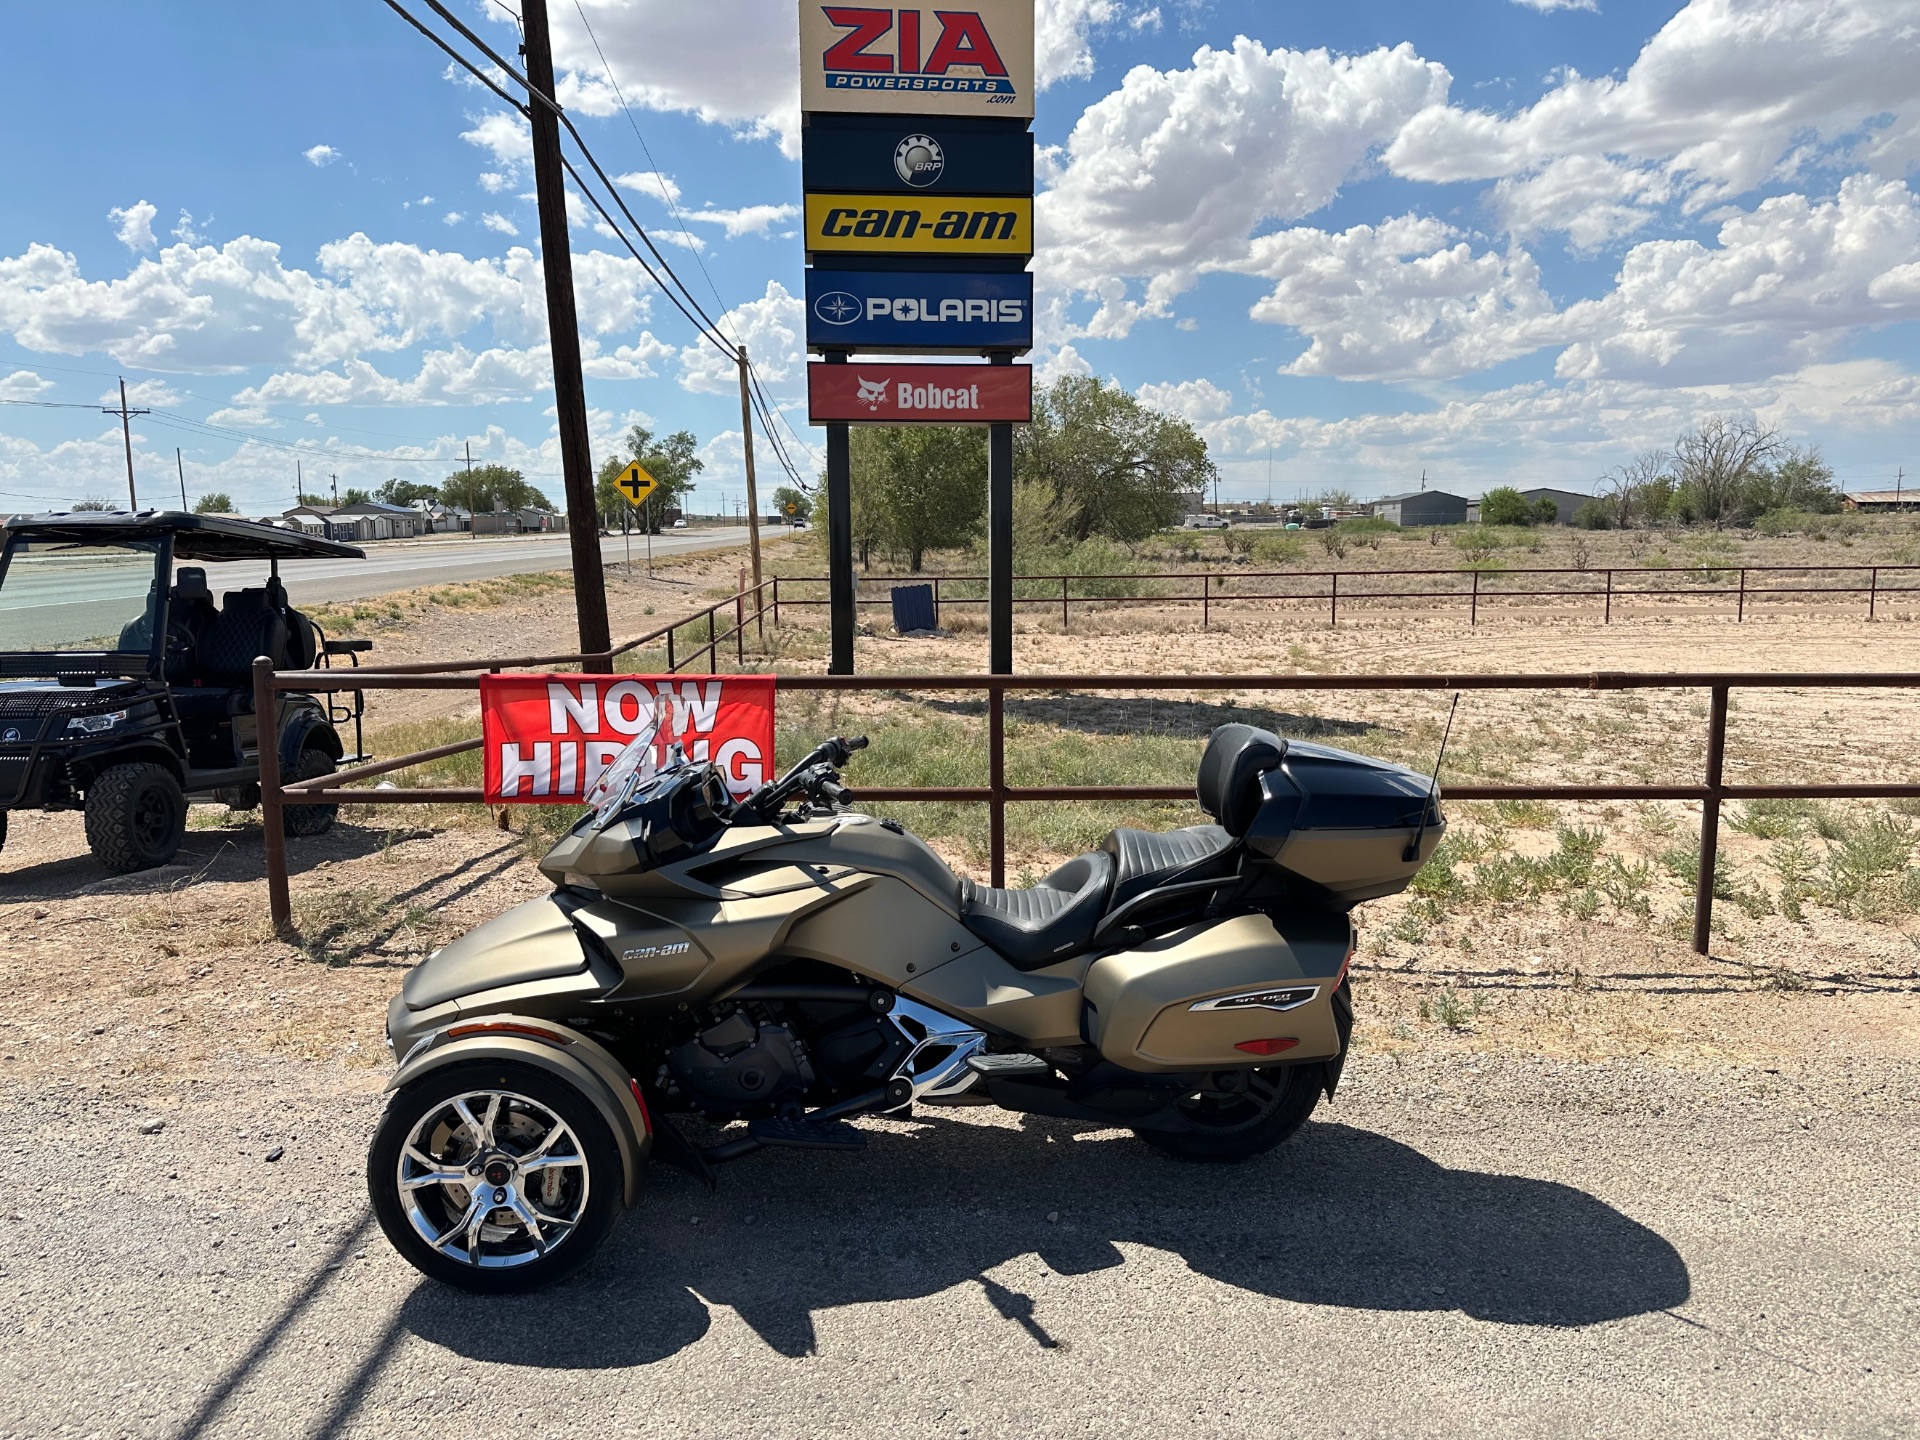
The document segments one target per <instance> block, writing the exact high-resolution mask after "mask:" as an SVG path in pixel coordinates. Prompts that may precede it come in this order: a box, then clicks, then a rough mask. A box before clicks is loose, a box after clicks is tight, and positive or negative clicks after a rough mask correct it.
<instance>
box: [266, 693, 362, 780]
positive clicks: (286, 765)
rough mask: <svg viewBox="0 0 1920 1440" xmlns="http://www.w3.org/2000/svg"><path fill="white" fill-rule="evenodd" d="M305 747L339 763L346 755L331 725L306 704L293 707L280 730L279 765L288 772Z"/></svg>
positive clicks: (297, 760)
mask: <svg viewBox="0 0 1920 1440" xmlns="http://www.w3.org/2000/svg"><path fill="white" fill-rule="evenodd" d="M308 746H312V747H313V748H314V749H316V750H319V751H322V752H323V753H325V754H327V755H329V756H331V757H332V758H333V759H335V760H338V759H339V758H340V757H341V756H342V755H343V754H345V753H346V751H345V748H344V747H343V746H342V745H341V744H340V737H339V736H338V735H336V734H334V731H333V726H331V725H329V724H328V723H327V721H326V717H325V716H323V715H322V714H321V713H320V712H319V711H318V710H317V709H309V708H308V707H307V706H305V705H300V706H297V707H294V708H293V709H292V710H291V711H290V713H289V714H288V715H287V717H286V724H285V726H284V728H282V730H281V731H280V766H281V769H282V770H283V771H284V770H290V769H291V768H292V767H293V766H294V765H295V764H297V763H298V762H299V759H300V752H301V751H302V750H305V749H306V748H307V747H308Z"/></svg>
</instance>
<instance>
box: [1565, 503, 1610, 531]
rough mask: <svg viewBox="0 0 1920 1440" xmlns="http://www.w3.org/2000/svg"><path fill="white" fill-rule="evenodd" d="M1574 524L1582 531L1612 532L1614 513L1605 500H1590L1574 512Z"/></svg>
mask: <svg viewBox="0 0 1920 1440" xmlns="http://www.w3.org/2000/svg"><path fill="white" fill-rule="evenodd" d="M1573 523H1574V524H1576V525H1578V526H1579V527H1580V528H1581V529H1582V530H1611V529H1612V528H1613V511H1612V510H1611V509H1610V508H1609V507H1608V505H1607V503H1606V502H1605V501H1603V500H1589V501H1587V503H1586V504H1584V505H1582V506H1581V507H1580V508H1579V509H1578V510H1576V511H1574V512H1573Z"/></svg>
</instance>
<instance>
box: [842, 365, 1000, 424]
mask: <svg viewBox="0 0 1920 1440" xmlns="http://www.w3.org/2000/svg"><path fill="white" fill-rule="evenodd" d="M807 413H808V418H810V419H811V420H812V421H813V423H814V424H815V425H825V424H828V423H829V422H832V421H849V422H851V423H853V424H856V425H911V424H921V425H984V424H986V423H987V422H988V421H994V420H1010V421H1012V422H1013V423H1015V424H1016V425H1025V424H1026V423H1028V422H1029V421H1030V420H1032V419H1033V367H1032V366H1030V365H927V364H905V363H899V362H895V363H892V364H889V363H888V362H886V361H883V360H862V361H857V362H853V361H850V362H848V363H847V364H845V365H809V366H808V367H807Z"/></svg>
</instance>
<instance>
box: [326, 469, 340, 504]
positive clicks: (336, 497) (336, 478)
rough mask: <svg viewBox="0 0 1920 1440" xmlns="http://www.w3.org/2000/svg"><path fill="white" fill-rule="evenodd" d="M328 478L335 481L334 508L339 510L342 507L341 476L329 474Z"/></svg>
mask: <svg viewBox="0 0 1920 1440" xmlns="http://www.w3.org/2000/svg"><path fill="white" fill-rule="evenodd" d="M327 478H328V479H329V480H331V481H333V508H334V509H336V510H338V509H339V508H340V477H339V476H338V475H329V476H328V477H327Z"/></svg>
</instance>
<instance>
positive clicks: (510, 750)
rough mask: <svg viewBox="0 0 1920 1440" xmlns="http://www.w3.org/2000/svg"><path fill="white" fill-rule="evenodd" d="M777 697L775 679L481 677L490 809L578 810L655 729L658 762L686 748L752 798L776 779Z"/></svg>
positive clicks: (484, 767)
mask: <svg viewBox="0 0 1920 1440" xmlns="http://www.w3.org/2000/svg"><path fill="white" fill-rule="evenodd" d="M773 694H774V681H773V677H772V676H770V675H718V676H702V677H700V678H698V679H685V678H682V677H680V676H675V675H620V676H613V675H592V676H588V675H482V676H481V677H480V731H481V737H482V740H481V743H482V747H483V764H482V770H483V772H484V777H485V778H484V781H483V784H484V786H485V794H486V800H487V803H488V804H489V805H514V804H519V805H566V804H575V805H577V804H579V803H581V801H582V800H583V799H584V798H585V796H586V792H587V790H588V789H589V788H590V787H591V786H592V784H593V782H594V781H595V780H597V779H599V778H600V774H601V772H602V771H604V770H605V769H606V768H607V766H609V765H611V764H612V763H613V760H614V757H615V756H617V755H618V754H619V753H620V752H621V751H622V750H623V749H625V748H626V747H627V745H628V744H629V743H631V742H632V740H633V738H634V737H635V736H636V735H640V734H644V733H645V732H646V731H647V730H648V729H649V728H652V727H655V726H656V722H657V729H656V730H655V736H654V741H653V743H654V746H655V750H656V759H658V758H663V757H664V754H665V748H666V746H667V745H669V744H678V745H681V746H683V747H684V748H685V750H686V753H687V758H688V759H690V760H694V761H704V760H711V761H712V762H713V763H714V764H715V765H717V766H718V767H719V769H720V774H721V776H722V778H724V779H725V781H726V784H727V788H728V789H729V790H730V791H732V792H733V794H734V795H736V796H740V795H746V794H748V793H749V792H751V791H753V790H756V789H758V788H759V787H760V786H761V785H762V784H764V783H765V782H766V781H767V780H768V779H769V778H771V776H772V771H773Z"/></svg>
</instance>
